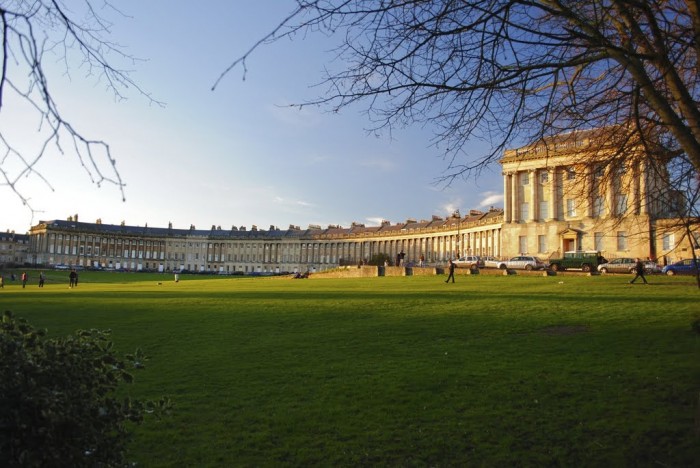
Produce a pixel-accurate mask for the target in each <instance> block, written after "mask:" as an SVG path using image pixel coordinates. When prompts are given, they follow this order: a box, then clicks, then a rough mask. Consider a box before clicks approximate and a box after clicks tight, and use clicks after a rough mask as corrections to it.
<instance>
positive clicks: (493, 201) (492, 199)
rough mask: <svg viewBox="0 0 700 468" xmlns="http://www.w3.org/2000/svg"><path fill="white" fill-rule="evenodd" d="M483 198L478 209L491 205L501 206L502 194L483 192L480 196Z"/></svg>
mask: <svg viewBox="0 0 700 468" xmlns="http://www.w3.org/2000/svg"><path fill="white" fill-rule="evenodd" d="M482 196H483V197H484V198H483V199H482V200H481V202H480V203H479V206H480V207H487V206H493V205H501V204H503V194H502V193H498V192H484V193H483V194H482Z"/></svg>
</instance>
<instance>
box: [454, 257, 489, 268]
mask: <svg viewBox="0 0 700 468" xmlns="http://www.w3.org/2000/svg"><path fill="white" fill-rule="evenodd" d="M452 263H454V264H455V267H456V268H474V267H477V268H481V267H483V266H484V262H483V260H481V257H479V256H476V255H468V256H466V257H460V258H458V259H457V260H454V261H453V262H452Z"/></svg>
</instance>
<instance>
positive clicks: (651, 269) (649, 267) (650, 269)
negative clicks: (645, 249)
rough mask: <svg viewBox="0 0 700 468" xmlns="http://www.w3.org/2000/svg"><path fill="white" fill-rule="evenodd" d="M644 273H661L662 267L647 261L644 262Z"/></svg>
mask: <svg viewBox="0 0 700 468" xmlns="http://www.w3.org/2000/svg"><path fill="white" fill-rule="evenodd" d="M644 271H645V272H646V273H647V274H649V273H661V267H660V266H659V265H658V264H657V263H656V262H652V261H651V260H647V261H646V262H644Z"/></svg>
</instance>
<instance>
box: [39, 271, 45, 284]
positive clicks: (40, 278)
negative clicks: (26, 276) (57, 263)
mask: <svg viewBox="0 0 700 468" xmlns="http://www.w3.org/2000/svg"><path fill="white" fill-rule="evenodd" d="M44 281H46V276H45V275H44V272H43V271H40V272H39V287H40V288H43V287H44Z"/></svg>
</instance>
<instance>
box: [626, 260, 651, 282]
mask: <svg viewBox="0 0 700 468" xmlns="http://www.w3.org/2000/svg"><path fill="white" fill-rule="evenodd" d="M634 260H635V262H636V263H635V265H634V272H635V273H636V275H635V277H634V278H633V279H632V281H630V284H634V282H635V281H637V278H642V281H644V284H649V283H647V279H646V278H645V277H644V263H643V262H642V261H641V260H640V259H638V258H635V259H634Z"/></svg>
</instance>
